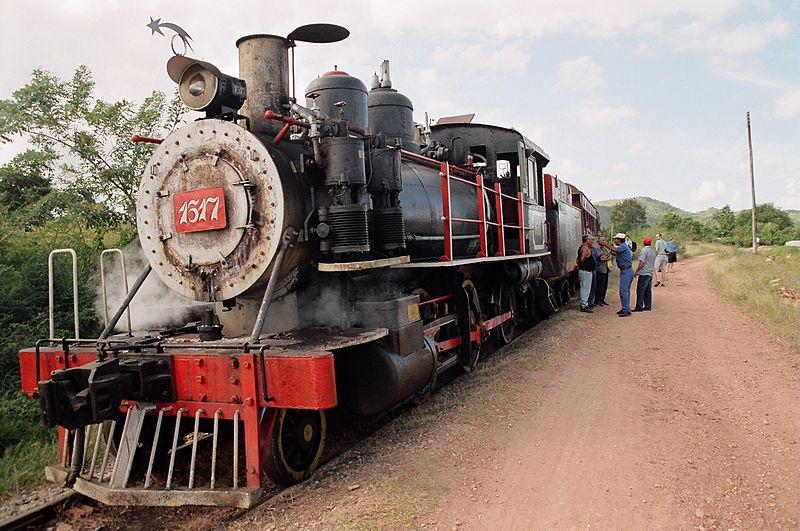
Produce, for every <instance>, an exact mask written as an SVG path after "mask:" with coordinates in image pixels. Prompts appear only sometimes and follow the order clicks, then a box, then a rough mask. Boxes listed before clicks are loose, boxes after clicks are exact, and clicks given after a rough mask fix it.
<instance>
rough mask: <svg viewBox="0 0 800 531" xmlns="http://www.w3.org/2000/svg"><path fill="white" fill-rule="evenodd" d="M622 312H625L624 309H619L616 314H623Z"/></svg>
mask: <svg viewBox="0 0 800 531" xmlns="http://www.w3.org/2000/svg"><path fill="white" fill-rule="evenodd" d="M623 313H625V310H620V311H618V312H617V315H620V314H623Z"/></svg>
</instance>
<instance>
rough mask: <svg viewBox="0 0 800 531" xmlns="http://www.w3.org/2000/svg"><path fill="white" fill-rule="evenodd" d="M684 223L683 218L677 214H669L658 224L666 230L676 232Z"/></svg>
mask: <svg viewBox="0 0 800 531" xmlns="http://www.w3.org/2000/svg"><path fill="white" fill-rule="evenodd" d="M682 221H683V218H681V216H680V214H678V213H676V212H667V213H665V214H664V215H663V216H662V217H661V221H659V222H658V224H659V225H661V226H662V227H664V229H666V230H675V229H677V228H678V226H680V224H681V222H682Z"/></svg>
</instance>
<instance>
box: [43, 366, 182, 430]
mask: <svg viewBox="0 0 800 531" xmlns="http://www.w3.org/2000/svg"><path fill="white" fill-rule="evenodd" d="M38 387H39V403H40V406H41V410H42V421H43V422H44V424H45V425H46V426H48V427H54V426H62V427H64V428H67V429H70V430H73V429H77V428H83V427H85V426H88V425H90V424H97V423H98V422H103V421H105V420H115V419H116V418H117V417H118V415H119V408H120V405H122V401H123V400H136V401H140V402H169V401H172V400H174V399H175V392H174V389H173V388H174V386H173V383H172V368H171V366H170V363H169V362H168V361H167V360H166V359H158V360H155V359H130V360H123V361H120V359H119V358H112V359H108V360H105V361H94V362H92V363H87V364H85V365H81V366H80V367H73V368H71V369H65V370H60V371H54V372H53V374H52V375H51V378H50V379H49V380H45V381H41V382H39V385H38Z"/></svg>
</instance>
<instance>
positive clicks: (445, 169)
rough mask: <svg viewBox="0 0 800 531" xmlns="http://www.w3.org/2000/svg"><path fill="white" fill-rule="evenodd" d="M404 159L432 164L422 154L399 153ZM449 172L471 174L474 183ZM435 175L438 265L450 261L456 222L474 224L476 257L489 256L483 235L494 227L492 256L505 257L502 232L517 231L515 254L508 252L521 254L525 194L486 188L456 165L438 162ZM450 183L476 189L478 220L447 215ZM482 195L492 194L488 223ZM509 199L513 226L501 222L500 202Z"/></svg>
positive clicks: (497, 187)
mask: <svg viewBox="0 0 800 531" xmlns="http://www.w3.org/2000/svg"><path fill="white" fill-rule="evenodd" d="M403 155H404V156H406V158H409V159H411V160H419V161H424V162H426V163H431V162H436V161H434V159H428V158H427V157H424V156H422V155H417V154H415V153H407V152H405V151H404V152H403ZM451 169H452V170H455V171H461V172H464V173H467V174H471V175H474V177H475V181H474V182H473V181H470V180H468V179H464V178H462V177H458V176H455V175H453V174H452V173H451ZM439 176H440V177H441V178H442V225H443V228H442V235H443V240H444V241H443V245H444V249H443V251H444V252H443V254H442V256H441V257H439V261H441V262H451V261H452V260H453V222H454V221H455V222H457V223H474V224H477V225H478V238H479V240H480V251H479V252H478V253H477V256H479V257H486V256H488V255H489V249H488V241H487V236H486V229H487V226H489V227H494V228H495V229H496V231H497V252H496V253H495V255H496V256H508V253H506V241H505V231H506V229H510V230H514V231H516V232H517V236H518V242H519V251H512V254H517V253H519V254H525V233H526V231H527V230H530V227H525V205H532V204H535V203H533V202H530V201H526V200H525V194H523V193H522V192H517V195H516V197H515V196H513V195H509V194H506V193H503V190H502V188H501V186H500V183H495V184H494V186H491V187H489V186H486V185H484V182H483V175H481V174H479V173H473V172H469V171H468V170H464V169H463V168H459V167H458V166H451V165H450V164H449V163H447V162H440V163H439ZM451 181H457V182H461V183H464V184H467V185H470V186H474V187H476V188H477V191H478V193H477V194H476V202H477V209H478V219H469V218H461V217H455V216H453V215H452V214H451V204H450V183H451ZM484 193H487V194H488V193H491V194H494V203H495V205H494V206H495V215H496V217H497V220H496V221H490V220H489V219H488V216H487V213H486V203H485V201H484ZM504 199H506V200H511V201H513V202H514V203H515V204H516V207H517V224H509V223H505V221H504V219H503V200H504Z"/></svg>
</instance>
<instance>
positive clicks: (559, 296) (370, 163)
mask: <svg viewBox="0 0 800 531" xmlns="http://www.w3.org/2000/svg"><path fill="white" fill-rule="evenodd" d="M348 34H349V33H348V32H347V30H346V29H344V28H341V27H338V26H333V25H327V24H312V25H307V26H302V27H300V28H298V29H297V30H295V31H294V32H292V34H290V35H289V36H288V37H286V38H284V37H279V36H275V35H250V36H246V37H242V38H241V39H239V40H238V41H237V43H236V45H237V48H238V52H239V77H238V78H237V77H233V76H230V75H226V74H224V73H222V72H220V71H219V69H217V68H216V67H215V66H213V65H212V64H210V63H207V62H203V61H199V60H194V59H192V58H189V57H185V56H180V55H176V56H174V57H172V58H171V59H170V61H169V62H168V64H167V72H168V74H169V75H170V77H171V78H172V79H173V80H174V81H175V82H176V83H177V85H178V88H179V93H180V96H181V98H182V100H183V101H184V103H185V104H186V105H187V106H188V107H189V108H190V109H192V110H196V111H200V112H204V113H205V117H204V118H202V119H198V120H196V121H194V122H192V123H189V124H188V125H186V126H184V127H181V128H179V129H177V130H176V131H174V132H172V133H171V134H170V135H169V136H167V137H166V138H165V139H163V140H161V139H149V138H141V137H134V138H133V140H134V141H146V142H153V143H156V144H157V146H156V147H155V149H154V152H153V154H152V158H151V159H150V162H149V164H148V165H147V167H146V169H145V171H144V175H143V176H142V180H141V186H140V189H139V194H138V203H137V225H138V234H139V239H140V243H141V247H142V249H143V251H144V253H145V254H146V256H147V258H148V262H149V266H148V267H146V268H145V270H144V271H143V272H142V274H141V275H140V276H139V278H138V279H137V281H136V282H135V283H134V285H133V286H132V287H131V289H130V290H129V292H128V295H127V297H126V298H125V301H124V302H123V303H122V305H121V306H120V308H119V309H118V310H117V312H116V314H115V315H114V316H113V317H112V318H111V319H110V320H109V322H108V324H107V326H106V328H105V330H104V331H103V333H102V334H101V335H100V337H99V338H97V339H91V340H85V339H77V337H76V338H72V339H62V340H55V339H53V338H52V337H51V338H50V339H46V340H42V341H40V342H39V343H37V345H36V346H35V347H34V348H30V349H25V350H23V351H21V352H20V363H21V371H22V387H23V391H24V392H26V393H27V394H28V395H30V396H31V397H32V398H38V400H39V401H40V404H41V408H42V417H43V419H44V421H45V423H46V424H47V425H49V426H59V433H60V437H59V440H60V450H61V460H60V463H59V464H57V465H54V466H51V467H48V469H47V471H46V474H47V476H48V477H49V478H50V479H51V480H53V481H63V482H66V483H67V484H68V485H71V486H73V487H74V488H75V489H76V490H78V491H79V492H81V493H83V494H85V495H88V496H90V497H93V498H95V499H97V500H100V501H102V502H104V503H106V504H112V505H175V504H190V505H231V506H240V507H248V506H251V505H252V504H254V503H255V502H256V501H257V500H258V498H259V496H260V495H261V494H262V492H263V487H264V485H265V482H266V479H265V476H266V477H267V478H269V480H272V481H273V482H276V483H278V484H291V483H296V482H299V481H302V480H304V479H305V478H307V477H309V475H310V474H311V473H312V472H313V471H314V469H315V468H316V467H317V466H318V464H319V462H320V458H321V456H322V452H323V448H324V446H325V440H326V427H327V426H326V415H325V412H326V410H330V409H331V408H334V407H336V406H339V407H341V408H344V409H345V410H347V411H348V412H349V413H350V414H352V415H358V416H362V417H374V416H377V415H380V414H382V413H384V412H386V411H389V410H391V409H392V408H395V407H397V406H398V405H400V404H404V403H407V402H408V401H422V400H424V399H425V398H426V397H427V396H429V394H430V393H431V390H432V389H433V388H434V386H435V384H436V381H437V376H439V375H441V374H442V373H444V372H446V371H454V370H464V371H470V370H472V369H474V368H475V366H476V364H477V363H478V361H479V359H480V358H481V356H482V355H483V354H484V353H485V352H487V351H488V350H491V349H494V348H496V347H497V346H499V345H505V344H508V343H509V342H510V341H512V340H513V339H514V337H515V336H516V335H518V334H519V333H520V332H521V331H522V330H523V329H525V328H527V327H530V326H532V325H533V324H534V323H535V322H537V321H538V320H539V319H542V318H544V317H546V316H547V315H549V314H551V313H552V312H554V311H556V310H557V308H558V307H559V306H560V305H562V304H564V303H565V302H566V301H567V300H568V299H569V297H570V295H572V294H573V292H574V281H575V279H574V274H573V269H574V261H575V251H576V249H577V247H578V246H579V245H580V238H581V235H582V234H583V233H586V232H594V233H596V232H597V231H598V228H599V226H598V215H597V210H596V209H595V208H594V207H593V206H592V204H591V202H590V201H589V200H588V199H587V198H586V197H585V196H584V195H583V194H582V193H581V192H580V190H578V189H577V188H575V187H574V186H571V185H569V184H567V183H564V182H563V181H561V180H559V179H558V178H557V177H555V176H552V175H548V174H545V173H544V168H545V166H546V165H547V163H548V162H549V157H548V156H547V154H546V153H545V152H544V151H543V150H542V148H540V147H539V146H538V145H536V144H535V143H534V142H532V141H531V140H529V139H528V138H526V137H525V136H523V135H522V134H521V133H519V132H517V131H516V130H514V129H510V128H505V127H500V126H495V125H486V124H477V123H472V115H465V116H456V117H448V118H442V119H440V120H439V121H438V122H437V123H436V124H430V123H423V124H417V123H415V122H414V120H413V105H412V102H411V100H410V99H409V98H407V97H406V96H405V95H403V94H402V93H400V92H398V91H397V90H396V89H395V88H394V87H393V85H392V81H391V77H390V69H389V63H388V61H384V62H383V64H382V65H381V66H380V69H379V72H378V73H376V74H375V75H374V76H373V78H372V80H371V84H370V88H369V89H367V87H366V86H365V85H364V83H362V82H361V81H360V80H359V79H357V78H355V77H352V76H350V75H348V74H347V73H345V72H344V71H341V70H338V69H337V68H334V70H332V71H330V72H327V73H325V74H323V75H321V76H320V77H318V78H317V79H314V80H313V81H312V82H311V83H310V84H309V85H308V87H307V89H306V91H305V101H303V102H302V103H303V104H300V103H298V102H297V100H296V98H294V97H293V96H292V95H291V93H290V90H289V86H290V85H289V81H290V78H293V76H294V47H295V46H296V45H297V43H298V42H318V43H319V42H336V41H338V40H341V39H343V38H345V37H347V36H348ZM290 52H291V62H290V59H289V58H290ZM292 82H293V83H292V86H294V80H293V79H292ZM152 271H154V272H155V273H156V275H157V276H158V278H159V279H160V280H161V281H162V282H163V283H164V285H166V286H167V287H168V288H169V289H171V290H174V291H175V292H177V293H180V294H182V295H184V296H186V297H189V298H191V299H194V300H196V301H202V302H204V303H207V304H208V306H207V308H206V309H205V311H204V313H203V315H202V318H201V319H200V320H199V321H197V322H193V323H188V324H186V325H185V326H180V327H177V328H170V329H164V330H160V331H159V332H158V333H149V334H141V335H134V336H133V337H129V336H127V335H124V334H117V335H114V334H113V331H114V329H115V327H116V326H117V324H118V322H119V320H120V318H121V316H122V315H123V313H124V311H125V310H126V309H127V307H128V305H130V303H131V301H132V300H135V295H136V293H137V290H138V289H139V287H140V286H141V285H142V283H143V282H144V280H145V278H147V276H148V275H149V274H150V273H151V272H152ZM76 336H77V332H76Z"/></svg>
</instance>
